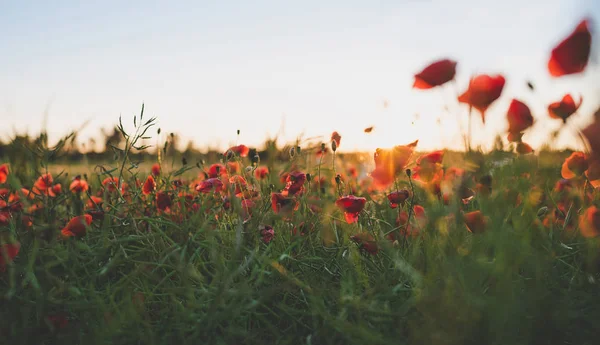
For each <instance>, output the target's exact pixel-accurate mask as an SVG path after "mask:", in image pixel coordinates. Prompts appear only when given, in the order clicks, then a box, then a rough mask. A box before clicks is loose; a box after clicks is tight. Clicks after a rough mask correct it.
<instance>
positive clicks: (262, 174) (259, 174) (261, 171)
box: [254, 166, 269, 180]
mask: <svg viewBox="0 0 600 345" xmlns="http://www.w3.org/2000/svg"><path fill="white" fill-rule="evenodd" d="M267 175H269V168H267V167H265V166H261V167H258V168H256V170H254V176H255V177H256V178H257V179H259V180H264V179H265V178H267Z"/></svg>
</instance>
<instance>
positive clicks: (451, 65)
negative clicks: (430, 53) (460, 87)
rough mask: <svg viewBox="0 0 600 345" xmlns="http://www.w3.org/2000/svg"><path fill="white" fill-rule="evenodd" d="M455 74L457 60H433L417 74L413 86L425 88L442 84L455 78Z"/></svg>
mask: <svg viewBox="0 0 600 345" xmlns="http://www.w3.org/2000/svg"><path fill="white" fill-rule="evenodd" d="M455 75H456V61H452V60H449V59H444V60H439V61H436V62H433V63H432V64H430V65H429V66H427V67H425V68H424V69H423V70H422V71H421V72H419V73H417V74H416V75H415V82H414V84H413V88H416V89H422V90H425V89H431V88H434V87H436V86H441V85H443V84H445V83H447V82H449V81H451V80H452V79H454V76H455Z"/></svg>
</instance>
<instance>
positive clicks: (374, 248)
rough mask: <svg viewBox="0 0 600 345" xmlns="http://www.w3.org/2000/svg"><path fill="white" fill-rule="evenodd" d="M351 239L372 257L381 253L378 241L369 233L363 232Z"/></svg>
mask: <svg viewBox="0 0 600 345" xmlns="http://www.w3.org/2000/svg"><path fill="white" fill-rule="evenodd" d="M350 239H351V240H352V241H354V242H355V243H356V244H358V246H359V248H360V249H361V250H364V251H366V252H367V253H369V254H371V255H375V254H377V252H379V246H378V245H377V241H375V238H374V237H373V235H371V234H370V233H368V232H361V233H358V234H356V235H352V236H350Z"/></svg>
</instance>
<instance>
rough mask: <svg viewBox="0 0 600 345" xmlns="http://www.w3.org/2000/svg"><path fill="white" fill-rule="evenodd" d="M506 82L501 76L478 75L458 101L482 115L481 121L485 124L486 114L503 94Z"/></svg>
mask: <svg viewBox="0 0 600 345" xmlns="http://www.w3.org/2000/svg"><path fill="white" fill-rule="evenodd" d="M505 83H506V80H505V79H504V77H503V76H501V75H495V76H489V75H487V74H481V75H477V76H475V77H474V78H472V79H471V81H470V82H469V88H468V89H467V91H465V92H464V93H463V94H462V95H460V96H459V97H458V101H459V102H461V103H466V104H469V105H470V106H472V107H473V108H475V109H477V110H478V111H479V112H480V113H481V121H483V123H484V124H485V112H486V110H487V109H488V108H489V106H490V105H491V104H492V103H493V102H494V101H495V100H497V99H498V98H500V95H501V94H502V90H503V89H504V84H505Z"/></svg>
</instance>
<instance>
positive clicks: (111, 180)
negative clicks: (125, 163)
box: [102, 177, 119, 193]
mask: <svg viewBox="0 0 600 345" xmlns="http://www.w3.org/2000/svg"><path fill="white" fill-rule="evenodd" d="M118 185H119V178H118V177H107V178H105V179H104V180H103V181H102V186H104V188H106V190H108V191H109V192H111V193H112V192H114V191H116V190H117V186H118Z"/></svg>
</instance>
